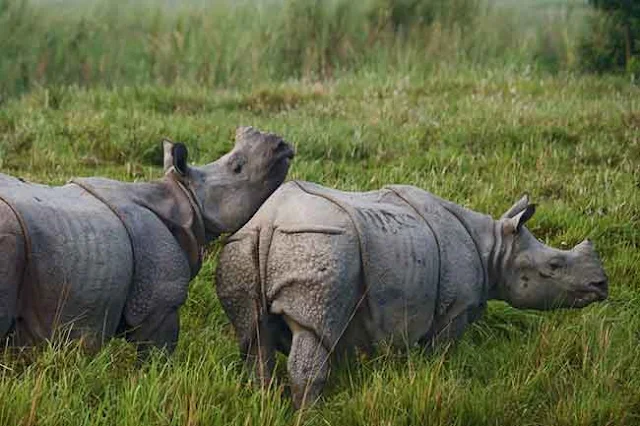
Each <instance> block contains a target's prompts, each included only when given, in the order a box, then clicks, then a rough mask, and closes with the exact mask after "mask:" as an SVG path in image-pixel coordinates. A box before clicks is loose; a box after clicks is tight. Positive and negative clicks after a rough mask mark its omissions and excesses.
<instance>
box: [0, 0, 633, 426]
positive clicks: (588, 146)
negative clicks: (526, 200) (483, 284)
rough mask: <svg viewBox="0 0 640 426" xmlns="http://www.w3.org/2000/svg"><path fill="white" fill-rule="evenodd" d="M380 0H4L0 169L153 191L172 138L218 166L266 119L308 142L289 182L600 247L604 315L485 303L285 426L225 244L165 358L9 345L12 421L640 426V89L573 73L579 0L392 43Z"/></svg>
mask: <svg viewBox="0 0 640 426" xmlns="http://www.w3.org/2000/svg"><path fill="white" fill-rule="evenodd" d="M425 2H426V3H429V2H427V1H426V0H425ZM391 3H392V2H391V1H390V0H380V1H378V0H376V1H374V0H368V1H366V2H348V1H346V0H344V1H342V0H332V1H327V2H324V3H322V5H323V6H322V7H312V6H313V5H314V4H315V2H314V1H311V0H299V1H296V0H287V1H282V2H273V5H272V6H269V7H268V4H267V3H265V2H256V3H246V4H245V3H236V4H239V5H238V6H232V3H231V2H223V1H221V2H216V6H215V7H203V8H202V9H197V8H196V6H193V5H191V6H188V7H187V6H176V7H173V8H168V9H163V8H158V7H155V6H153V7H147V6H148V5H146V6H140V5H139V6H131V5H129V3H126V4H125V2H119V3H118V4H117V5H115V6H113V5H110V4H108V3H105V2H100V1H98V2H96V3H93V2H92V3H90V7H89V8H87V7H86V4H85V5H84V6H83V7H75V8H68V7H67V8H61V7H53V6H52V5H51V4H50V3H47V2H38V3H35V4H28V3H22V2H20V1H17V0H0V171H2V173H8V174H12V175H16V176H21V177H23V178H26V179H29V180H33V181H37V182H45V183H50V184H61V183H64V182H65V181H66V180H68V179H69V178H71V177H73V176H88V175H101V176H107V177H112V178H117V179H123V180H135V179H142V180H146V179H153V178H156V177H159V176H161V168H160V164H161V156H162V152H161V143H160V142H161V140H162V137H163V136H167V137H170V138H172V139H175V140H180V141H183V142H185V143H186V144H187V146H188V147H189V149H190V156H191V158H193V159H194V161H195V162H196V163H205V162H208V161H211V160H213V159H215V158H217V157H218V156H220V155H221V154H223V153H224V152H226V151H228V150H229V149H230V147H231V145H232V142H231V140H232V136H233V134H234V130H235V127H236V126H239V125H253V126H256V127H258V128H260V129H263V130H269V131H273V132H277V133H280V134H281V135H283V136H284V137H285V138H286V139H287V140H289V141H291V142H293V143H294V144H295V145H296V149H297V153H298V154H297V157H296V159H295V161H294V163H293V165H292V169H291V172H290V176H289V177H290V178H292V179H307V180H312V181H316V182H319V183H321V184H324V185H327V186H332V187H337V188H341V189H346V190H367V189H374V188H379V187H380V186H382V185H385V184H388V183H407V184H413V185H417V186H420V187H422V188H424V189H427V190H430V191H432V192H434V193H436V194H438V195H440V196H442V197H445V198H448V199H451V200H453V201H456V202H458V203H460V204H463V205H465V206H468V207H470V208H473V209H475V210H478V211H483V212H487V213H491V214H492V215H494V216H498V215H500V214H501V213H502V212H503V211H504V210H505V209H506V208H508V207H509V206H510V205H511V203H512V202H513V201H515V200H517V199H518V198H519V197H520V196H521V194H522V193H523V192H529V193H530V194H531V196H532V199H533V201H534V202H536V203H537V204H538V212H537V213H536V215H535V216H534V218H533V219H532V221H531V222H530V225H529V226H530V229H531V230H532V231H533V232H534V233H535V234H536V235H537V236H538V237H539V238H541V239H542V240H543V241H545V242H547V243H548V244H551V245H554V246H556V247H560V248H566V247H570V246H572V245H574V244H576V243H577V242H579V241H581V240H582V239H583V238H586V237H589V238H591V239H592V240H594V242H595V244H596V247H597V249H598V251H599V252H600V254H601V256H602V259H603V261H604V264H605V268H606V270H607V273H608V275H609V277H610V288H611V295H610V299H609V300H608V301H606V302H604V303H599V304H596V305H593V306H590V307H588V308H586V309H584V310H580V311H568V310H565V311H556V312H545V313H542V312H534V311H520V310H515V309H512V308H510V307H508V306H507V305H505V304H503V303H498V302H492V303H490V305H489V309H488V312H487V313H486V315H485V316H484V317H483V318H482V319H481V320H480V321H478V322H477V323H476V324H474V325H473V326H472V327H470V328H469V330H468V331H467V333H466V334H465V335H464V337H463V338H462V340H461V341H459V342H458V343H457V344H456V345H453V346H449V347H441V348H438V349H437V350H436V351H435V353H432V354H424V353H421V352H420V351H419V350H417V349H414V350H411V351H409V352H408V353H407V352H406V351H392V350H390V349H388V348H385V347H383V348H380V350H379V351H378V353H377V354H376V356H375V357H373V358H369V359H360V360H359V361H358V362H355V361H354V362H351V363H349V364H345V365H338V366H335V367H334V369H333V371H332V374H331V378H330V382H329V385H328V387H327V389H326V392H325V398H324V400H323V403H322V404H320V405H318V406H316V407H314V408H312V409H310V410H306V411H304V412H300V413H296V412H294V411H293V410H292V408H291V406H290V403H289V400H288V398H287V397H286V392H287V391H286V374H285V368H284V365H282V363H281V364H280V365H279V368H278V379H279V380H278V381H277V383H276V384H275V385H274V386H273V388H272V389H270V390H269V392H262V391H259V390H256V389H254V388H253V387H252V386H251V384H250V382H249V380H248V378H247V376H246V375H245V374H244V373H243V371H242V369H241V366H240V359H239V354H238V349H237V347H236V345H235V340H234V336H233V330H232V329H231V327H230V325H229V323H228V321H227V319H226V317H225V316H224V314H223V312H222V309H221V306H220V304H219V302H218V300H217V299H216V297H215V293H214V288H213V286H214V285H215V283H214V281H213V280H214V279H213V277H214V273H213V272H214V270H215V264H216V254H217V250H218V249H219V245H218V244H216V245H214V246H213V247H211V250H210V252H209V254H208V255H207V258H206V262H205V264H204V267H203V270H202V271H201V273H200V274H199V276H198V277H197V278H196V279H195V280H194V281H193V282H192V285H191V289H190V293H189V298H188V300H187V303H186V304H185V305H184V306H183V308H182V310H181V320H182V333H181V336H180V342H179V345H178V348H177V350H176V352H175V354H174V355H173V356H172V357H170V358H164V357H162V356H160V355H156V356H154V357H152V359H151V360H150V361H149V362H146V363H143V364H139V363H138V362H137V361H136V357H135V351H134V348H133V347H132V346H130V345H128V344H127V343H125V342H124V341H122V340H120V339H115V340H113V341H112V342H110V343H109V344H108V345H107V346H106V347H105V348H103V349H102V350H101V351H100V352H98V353H97V354H88V353H85V352H83V351H82V350H80V349H79V348H78V347H77V345H75V344H74V343H71V344H62V343H56V344H52V345H51V346H49V347H43V348H39V349H37V350H35V351H32V350H26V351H22V352H15V351H13V350H7V351H5V353H4V354H0V424H6V425H66V424H74V425H76V424H77V425H81V424H91V425H100V424H102V425H114V424H117V425H140V424H145V425H146V424H149V425H164V424H176V425H177V424H186V425H196V424H199V425H212V424H219V425H227V424H235V425H246V424H261V425H262V424H265V425H291V424H309V425H329V424H330V425H351V424H354V425H417V424H432V425H518V426H520V425H550V424H558V425H573V424H578V425H605V424H608V425H625V424H628V425H636V424H640V250H639V247H640V88H639V87H638V86H637V85H633V84H632V83H631V82H630V81H629V79H628V78H624V77H621V76H619V77H607V76H601V77H595V76H587V75H577V74H574V73H573V72H571V69H573V65H574V63H575V61H576V59H575V51H576V49H575V46H576V43H577V40H578V39H577V35H578V34H579V33H580V31H581V28H582V25H583V21H582V17H583V16H584V15H585V13H586V12H585V10H584V8H583V7H582V5H581V2H580V1H579V0H575V1H569V0H566V1H556V0H548V1H547V0H538V1H533V0H532V1H530V2H528V3H526V4H525V5H523V4H522V2H515V1H512V0H500V1H495V2H486V3H481V2H475V1H463V0H458V2H457V3H456V4H459V5H463V6H464V5H467V6H469V7H471V8H473V7H479V9H477V10H476V9H471V10H476V12H477V13H474V14H473V18H471V19H470V18H468V17H465V16H466V15H465V11H468V10H469V9H465V8H464V7H462V6H460V7H459V8H458V9H459V10H460V16H458V17H457V18H455V19H453V18H451V16H452V15H450V14H449V15H447V14H446V13H444V12H442V13H441V15H439V16H438V17H437V19H435V20H434V21H432V22H430V23H426V24H425V23H424V22H422V23H418V24H416V23H411V25H410V26H409V27H401V28H400V29H399V30H397V31H396V29H394V28H393V22H394V21H393V19H390V18H389V15H388V14H387V12H388V9H387V8H386V6H385V5H387V6H388V5H389V4H391ZM397 3H398V2H397ZM256 4H257V5H258V6H256ZM430 4H434V5H438V4H439V5H442V4H444V3H442V2H440V0H433V1H431V3H430ZM358 5H359V6H358ZM443 10H444V11H446V9H443ZM372 11H373V15H372V14H371V13H372ZM394 19H395V18H394ZM397 19H400V18H397ZM461 19H470V20H468V21H460V20H461ZM461 22H466V23H468V24H469V25H461Z"/></svg>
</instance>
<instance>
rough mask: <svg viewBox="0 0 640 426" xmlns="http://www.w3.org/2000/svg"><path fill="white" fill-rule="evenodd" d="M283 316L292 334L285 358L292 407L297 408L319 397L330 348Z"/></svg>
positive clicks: (325, 376) (326, 372) (311, 402)
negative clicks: (289, 349)
mask: <svg viewBox="0 0 640 426" xmlns="http://www.w3.org/2000/svg"><path fill="white" fill-rule="evenodd" d="M285 319H286V321H287V324H288V325H289V327H290V328H291V331H292V334H293V338H292V341H291V351H290V352H289V358H288V360H287V371H288V373H289V380H290V384H291V396H292V399H293V405H294V407H295V408H296V409H300V408H304V407H306V406H309V405H311V404H313V403H315V402H316V400H318V398H320V395H321V394H322V389H323V388H324V384H325V382H326V380H327V377H328V375H329V362H330V352H329V351H328V350H327V349H326V348H325V347H324V345H323V344H322V342H321V341H320V339H319V338H318V336H316V335H315V334H314V333H313V332H311V331H310V330H307V329H306V328H303V327H301V326H300V325H298V324H297V323H296V322H295V321H293V320H291V319H290V318H288V317H285Z"/></svg>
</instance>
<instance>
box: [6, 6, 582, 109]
mask: <svg viewBox="0 0 640 426" xmlns="http://www.w3.org/2000/svg"><path fill="white" fill-rule="evenodd" d="M69 2H71V5H69ZM77 3H79V4H75V5H74V1H73V0H66V3H65V2H63V3H62V5H61V3H60V2H59V1H53V0H52V1H44V2H41V1H36V0H32V1H31V2H30V1H28V0H0V52H2V55H0V76H2V78H0V102H1V101H2V99H3V98H4V99H6V98H9V97H12V96H15V95H19V94H21V93H25V92H28V91H29V90H32V89H33V88H37V87H42V86H45V87H50V86H52V85H69V84H73V85H79V86H82V87H93V86H96V85H99V86H109V87H113V86H121V85H140V84H154V85H157V84H159V85H173V84H182V83H190V84H197V85H198V86H205V87H209V88H228V87H234V88H253V87H256V86H259V85H262V84H266V83H271V82H274V81H277V82H282V81H287V80H288V79H292V78H293V79H300V78H304V79H310V80H317V79H325V78H333V77H336V76H339V75H341V74H343V73H345V72H347V73H348V72H351V71H354V70H359V71H362V70H368V71H370V72H375V73H376V74H378V75H384V74H388V73H392V74H393V73H398V72H400V73H406V72H415V71H417V70H421V71H429V70H432V69H433V68H435V67H438V66H440V65H443V64H444V65H452V64H455V65H459V66H464V67H469V66H475V65H479V64H481V65H491V66H508V67H512V68H526V67H534V68H543V69H547V70H567V69H573V68H575V65H576V51H577V49H576V45H577V42H578V40H579V34H581V31H582V30H583V27H584V19H583V18H584V16H585V15H586V14H587V11H586V8H585V7H584V4H583V3H582V4H581V3H580V0H562V2H558V1H556V2H555V3H552V4H547V3H546V2H541V1H539V0H528V1H527V2H524V4H522V3H523V2H518V3H513V2H506V3H505V2H503V1H497V0H361V1H351V0H322V1H316V0H244V1H242V0H241V1H237V0H215V1H214V2H208V3H207V2H202V3H200V2H198V1H191V2H179V3H178V4H176V5H174V7H171V8H168V9H167V8H166V7H162V6H161V5H158V2H153V0H147V1H141V2H128V1H123V0H115V1H111V0H85V1H82V2H77ZM412 4H417V6H416V7H413V6H412Z"/></svg>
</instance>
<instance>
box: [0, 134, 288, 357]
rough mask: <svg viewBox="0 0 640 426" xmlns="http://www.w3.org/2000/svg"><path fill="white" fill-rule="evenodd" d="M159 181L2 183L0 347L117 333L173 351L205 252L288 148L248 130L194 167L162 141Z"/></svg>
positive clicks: (260, 193) (178, 148) (253, 202)
mask: <svg viewBox="0 0 640 426" xmlns="http://www.w3.org/2000/svg"><path fill="white" fill-rule="evenodd" d="M163 146H164V167H165V172H166V173H165V175H164V177H163V178H161V179H158V180H155V181H152V182H136V183H127V182H120V181H116V180H109V179H104V178H97V177H91V178H82V179H73V180H71V181H69V182H68V183H67V184H66V185H64V186H58V187H51V186H46V185H40V184H34V183H28V182H25V181H23V180H20V179H16V178H13V177H10V176H7V175H3V174H0V253H2V257H1V258H0V338H3V339H4V338H7V337H8V336H10V339H9V342H10V344H14V345H21V346H23V345H34V344H37V343H38V342H41V341H43V340H45V339H50V338H52V337H53V336H54V335H56V334H59V335H63V336H64V337H66V338H79V337H82V338H83V339H84V341H85V342H87V344H88V345H90V346H91V347H95V346H96V345H97V346H98V347H99V346H100V345H101V344H102V343H103V342H104V341H105V340H106V339H108V338H110V337H112V336H114V335H117V334H121V335H124V336H125V337H126V338H127V339H128V340H130V341H131V342H135V343H137V344H138V345H139V348H140V349H143V352H146V350H147V349H150V348H151V347H159V348H164V349H166V350H167V351H169V352H170V351H172V350H173V349H174V347H175V345H176V342H177V339H178V332H179V317H178V310H179V308H180V306H181V305H182V304H183V302H184V301H185V298H186V295H187V290H188V285H189V282H190V280H191V279H192V278H193V277H194V276H195V275H196V274H197V273H198V271H199V269H200V266H201V263H202V255H203V247H204V246H205V245H206V244H207V243H208V242H210V241H212V240H213V239H215V238H217V237H218V236H219V235H220V234H221V233H224V232H233V231H235V230H237V229H239V228H240V227H241V226H242V225H243V224H244V223H245V222H246V221H247V220H248V219H249V218H250V217H251V216H252V215H253V214H254V213H255V211H256V210H257V209H258V207H259V206H260V205H261V204H262V203H263V202H264V200H265V199H267V197H268V196H269V195H271V193H272V192H273V191H274V190H275V189H276V188H277V187H278V186H279V185H280V184H281V183H282V182H283V181H284V179H285V177H286V174H287V171H288V168H289V161H290V159H291V158H292V157H293V149H292V147H291V146H290V145H289V144H288V143H286V142H285V141H284V140H283V139H282V138H281V137H279V136H277V135H275V134H269V133H262V132H260V131H258V130H256V129H253V128H251V127H240V128H238V129H237V131H236V142H235V146H234V148H233V150H232V151H231V152H229V153H227V154H225V155H224V156H222V157H221V158H219V159H218V160H217V161H215V162H213V163H210V164H207V165H204V166H202V167H195V166H190V165H188V164H187V149H186V147H185V146H184V145H183V144H181V143H173V142H171V141H169V140H164V141H163Z"/></svg>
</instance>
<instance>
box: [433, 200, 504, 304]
mask: <svg viewBox="0 0 640 426" xmlns="http://www.w3.org/2000/svg"><path fill="white" fill-rule="evenodd" d="M442 203H443V206H444V207H445V208H446V209H447V210H448V211H449V212H450V213H452V214H453V215H454V216H455V217H456V218H457V219H458V220H459V221H460V222H461V223H462V224H463V226H464V227H465V228H466V230H467V232H468V234H469V236H470V237H471V239H472V240H473V242H474V244H475V246H476V249H477V251H478V256H479V257H480V262H481V263H482V268H483V270H484V277H483V279H484V285H483V289H484V295H483V297H484V298H485V299H494V298H496V297H497V294H496V292H497V290H498V285H499V282H500V277H501V276H502V274H501V271H502V270H503V269H504V267H503V262H504V261H503V259H505V253H504V251H505V250H504V247H503V244H502V227H501V224H500V222H498V221H496V220H494V219H493V218H492V217H491V216H489V215H486V214H483V213H478V212H475V211H473V210H469V209H466V208H464V207H461V206H459V205H457V204H454V203H451V202H449V201H446V200H442Z"/></svg>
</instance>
